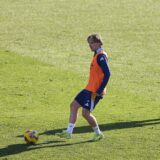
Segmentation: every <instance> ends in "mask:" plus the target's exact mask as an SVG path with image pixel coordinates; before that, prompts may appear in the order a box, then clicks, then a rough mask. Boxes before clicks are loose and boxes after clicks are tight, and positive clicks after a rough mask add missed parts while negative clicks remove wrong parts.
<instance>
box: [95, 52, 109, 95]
mask: <svg viewBox="0 0 160 160" xmlns="http://www.w3.org/2000/svg"><path fill="white" fill-rule="evenodd" d="M97 63H98V64H99V66H100V67H101V69H102V71H103V73H104V78H103V81H102V83H101V85H100V87H99V88H98V90H97V92H96V93H97V95H99V96H101V95H102V92H103V90H104V88H105V87H106V85H107V83H108V81H109V77H110V70H109V66H108V61H107V58H106V56H105V55H104V54H100V55H98V57H97Z"/></svg>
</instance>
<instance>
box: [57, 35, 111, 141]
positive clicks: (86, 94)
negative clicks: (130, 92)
mask: <svg viewBox="0 0 160 160" xmlns="http://www.w3.org/2000/svg"><path fill="white" fill-rule="evenodd" d="M87 41H88V44H89V47H90V49H91V51H93V52H94V55H93V59H92V62H91V65H90V75H89V81H88V84H87V86H86V87H85V89H83V90H82V91H81V92H79V93H78V95H77V96H76V97H75V99H74V100H73V102H72V103H71V105H70V117H69V123H68V128H67V130H63V131H62V132H61V133H56V135H57V136H59V137H61V138H67V139H70V138H71V137H72V133H73V129H74V127H75V123H76V120H77V115H78V109H79V108H80V107H82V115H83V117H84V118H85V119H86V120H87V122H88V123H89V124H90V126H91V127H92V128H93V131H94V132H95V135H94V136H93V138H92V139H91V140H92V141H98V140H100V139H102V138H103V137H104V136H103V133H102V132H101V130H100V128H99V126H98V123H97V120H96V118H95V116H94V115H93V114H92V113H91V112H92V111H93V109H94V108H95V106H96V105H97V103H98V102H99V100H101V99H102V98H103V95H104V94H105V93H106V88H105V87H106V85H107V83H108V80H109V77H110V70H109V66H108V56H107V53H106V52H105V51H104V50H103V48H102V45H103V42H102V39H101V37H100V35H98V34H92V35H90V36H88V38H87Z"/></svg>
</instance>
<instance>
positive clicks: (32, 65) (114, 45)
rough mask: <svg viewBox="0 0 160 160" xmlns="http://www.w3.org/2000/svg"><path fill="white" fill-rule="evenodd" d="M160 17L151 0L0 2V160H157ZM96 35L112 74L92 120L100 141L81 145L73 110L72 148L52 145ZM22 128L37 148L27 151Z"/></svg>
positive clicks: (159, 6) (85, 129) (159, 5)
mask: <svg viewBox="0 0 160 160" xmlns="http://www.w3.org/2000/svg"><path fill="white" fill-rule="evenodd" d="M159 15H160V1H159V0H141V1H140V0H120V1H118V0H112V1H110V0H59V1H57V0H45V1H44V0H34V1H33V0H1V1H0V160H17V159H20V160H38V159H41V160H54V159H55V160H66V159H69V160H88V159H93V160H159V159H160V149H159V148H160V140H159V137H160V109H159V107H160V47H159V41H160V18H159ZM95 32H98V33H100V34H101V35H102V37H103V39H104V44H105V45H104V48H105V49H106V51H107V52H108V55H109V63H110V68H111V73H112V75H111V79H110V81H109V85H108V93H107V95H106V96H105V97H104V99H103V100H102V101H101V102H100V103H99V104H98V105H97V107H96V109H95V110H94V112H93V113H94V115H95V116H96V117H97V120H98V122H99V125H100V128H101V130H102V131H103V133H104V136H105V138H104V139H103V140H101V141H99V142H95V143H91V142H89V139H90V138H91V137H92V136H93V131H92V129H91V128H90V127H89V126H88V124H87V122H86V121H85V120H84V119H83V118H82V116H81V110H80V112H79V117H78V121H77V123H76V128H75V132H74V134H73V139H71V140H64V139H60V138H58V137H56V136H55V135H54V134H55V133H56V132H57V131H60V130H62V129H65V128H66V126H67V124H68V116H69V105H70V102H71V101H72V99H73V98H74V96H75V95H76V94H77V92H79V91H80V90H81V89H83V87H85V85H86V83H87V80H88V72H89V65H90V60H91V57H92V53H91V51H90V49H89V47H88V44H87V42H86V38H87V36H88V35H89V34H91V33H95ZM28 128H30V129H35V130H37V131H38V132H39V134H40V138H39V141H38V143H37V145H33V146H30V145H26V144H25V142H24V140H23V133H24V132H25V130H26V129H28Z"/></svg>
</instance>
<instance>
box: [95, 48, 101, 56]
mask: <svg viewBox="0 0 160 160" xmlns="http://www.w3.org/2000/svg"><path fill="white" fill-rule="evenodd" d="M100 51H103V48H98V49H97V50H96V51H95V52H94V55H96V54H97V53H99V52H100Z"/></svg>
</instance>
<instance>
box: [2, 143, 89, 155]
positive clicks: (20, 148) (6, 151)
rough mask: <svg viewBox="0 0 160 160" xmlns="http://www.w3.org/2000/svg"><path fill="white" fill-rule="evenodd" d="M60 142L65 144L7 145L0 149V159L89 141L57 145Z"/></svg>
mask: <svg viewBox="0 0 160 160" xmlns="http://www.w3.org/2000/svg"><path fill="white" fill-rule="evenodd" d="M61 142H65V141H49V142H46V143H40V144H36V145H27V144H13V145H8V146H7V147H5V148H1V149H0V157H6V156H9V155H14V154H19V153H22V152H27V151H31V150H37V149H42V148H53V147H65V146H71V145H76V144H81V143H89V142H91V141H90V140H87V141H80V142H75V143H62V144H57V143H61Z"/></svg>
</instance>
